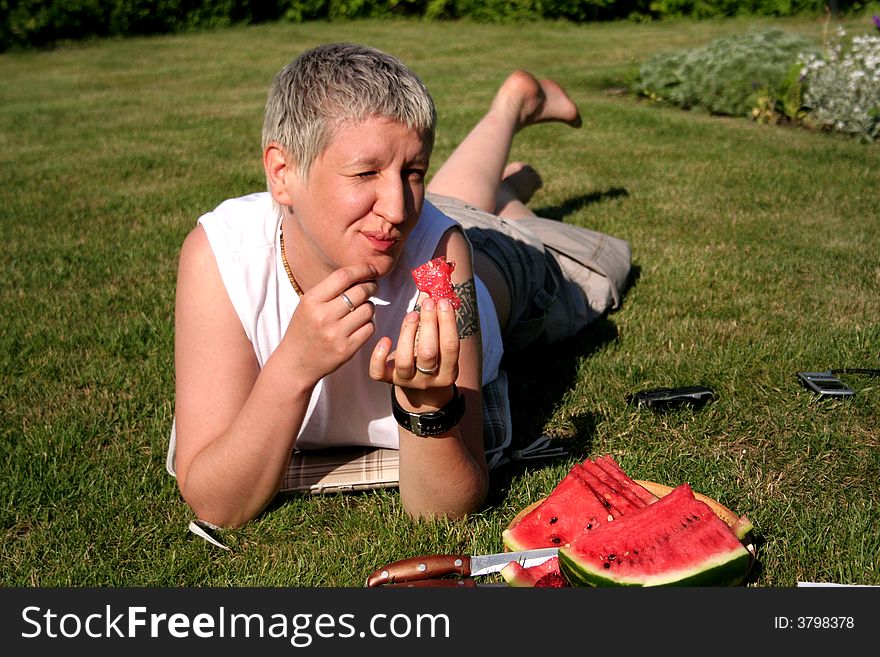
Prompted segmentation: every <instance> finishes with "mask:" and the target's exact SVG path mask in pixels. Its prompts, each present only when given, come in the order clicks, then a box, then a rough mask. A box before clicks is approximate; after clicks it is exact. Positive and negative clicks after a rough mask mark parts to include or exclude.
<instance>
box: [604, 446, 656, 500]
mask: <svg viewBox="0 0 880 657" xmlns="http://www.w3.org/2000/svg"><path fill="white" fill-rule="evenodd" d="M596 465H598V466H599V467H600V468H602V469H603V470H604V471H605V472H607V473H608V474H609V475H611V476H612V477H613V478H614V479H615V481H617V482H618V484H620V485H621V486H622V487H623V488H625V489H626V490H628V491H630V492H631V493H632V494H633V495H635V496H636V497H638V498H639V499H640V500H642V501H643V502H645V504H653V503H654V502H656V501H657V499H658V498H657V496H656V495H654V493H652V492H651V491H649V490H648V489H647V488H645V487H644V486H642V485H641V484H639V483H636V482H635V481H634V480H633V479H632V478H630V476H629V475H628V474H626V472H624V470H623V468H621V467H620V465H618V463H617V461H615V460H614V459H613V458H612V457H611V456H610V455H609V454H605V455H604V456H597V457H596Z"/></svg>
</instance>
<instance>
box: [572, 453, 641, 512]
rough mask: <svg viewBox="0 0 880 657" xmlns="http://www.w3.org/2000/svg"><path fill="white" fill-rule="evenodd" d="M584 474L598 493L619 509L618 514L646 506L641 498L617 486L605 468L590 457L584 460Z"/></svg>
mask: <svg viewBox="0 0 880 657" xmlns="http://www.w3.org/2000/svg"><path fill="white" fill-rule="evenodd" d="M582 465H583V466H584V470H583V475H584V479H586V481H587V483H588V484H589V485H590V486H591V487H592V488H593V490H594V491H596V494H597V495H598V496H599V497H601V498H602V499H606V500H608V501H609V502H610V503H611V504H612V505H614V506H615V507H616V508H617V509H619V513H618V515H622V514H624V513H628V512H630V511H635V510H636V509H640V508H641V507H643V506H646V505H645V503H644V502H642V501H641V500H640V499H639V498H637V497H636V496H634V495H632V496H631V497H630V496H629V495H627V494H626V493H624V492H623V491H622V490H620V488H617V487H615V486H616V484H615V482H614V480H613V479H612V478H611V477H609V476H608V475H607V474H606V473H605V471H604V470H602V469H601V468H600V467H599V466H598V465H596V464H595V463H593V462H592V461H590V460H589V459H588V460H586V461H584V462H583V464H582ZM615 517H617V516H615Z"/></svg>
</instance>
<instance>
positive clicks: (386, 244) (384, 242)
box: [361, 233, 399, 253]
mask: <svg viewBox="0 0 880 657" xmlns="http://www.w3.org/2000/svg"><path fill="white" fill-rule="evenodd" d="M361 234H362V235H363V236H364V238H366V240H367V242H368V243H369V244H370V246H371V247H373V248H374V249H375V250H376V251H380V252H382V253H384V252H386V251H388V250H389V249H391V248H392V247H393V246H394V245H395V244H397V242H398V240H399V238H397V237H395V236H394V235H386V234H384V233H361Z"/></svg>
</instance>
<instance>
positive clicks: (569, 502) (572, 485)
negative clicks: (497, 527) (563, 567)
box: [501, 463, 620, 550]
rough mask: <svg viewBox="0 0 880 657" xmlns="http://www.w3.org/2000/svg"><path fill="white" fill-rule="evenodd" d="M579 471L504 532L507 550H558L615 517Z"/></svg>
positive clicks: (615, 511) (577, 467) (572, 472)
mask: <svg viewBox="0 0 880 657" xmlns="http://www.w3.org/2000/svg"><path fill="white" fill-rule="evenodd" d="M582 471H583V465H581V464H580V463H576V464H575V465H574V466H573V467H572V468H571V470H569V472H568V474H566V475H565V477H563V478H562V480H561V481H560V482H559V483H558V484H556V487H555V488H554V489H553V490H552V491H551V492H550V494H549V495H548V496H547V497H546V498H545V499H544V500H543V501H542V502H541V503H540V504H538V505H537V506H536V507H535V508H533V509H531V510H530V511H529V512H528V513H526V514H524V515H523V516H522V518H520V519H519V520H518V521H516V522H515V523H513V524H512V525H511V526H510V527H508V528H507V529H505V530H504V531H503V532H502V534H501V540H502V541H503V542H504V545H505V546H507V547H508V548H509V549H511V550H531V549H533V548H539V547H559V546H560V545H565V544H566V543H568V542H569V541H571V540H573V539H574V538H576V537H577V536H579V535H580V534H582V533H583V532H585V531H589V530H591V529H593V528H595V527H598V526H599V525H601V524H603V523H607V522H609V521H611V520H613V519H614V518H615V517H617V516H619V515H620V511H619V510H618V509H617V508H616V507H614V505H613V504H612V503H610V502H608V501H607V500H602V499H600V498H599V497H598V496H597V495H596V493H595V492H594V491H593V489H592V488H591V487H590V486H589V484H587V482H586V481H584V478H583V475H582Z"/></svg>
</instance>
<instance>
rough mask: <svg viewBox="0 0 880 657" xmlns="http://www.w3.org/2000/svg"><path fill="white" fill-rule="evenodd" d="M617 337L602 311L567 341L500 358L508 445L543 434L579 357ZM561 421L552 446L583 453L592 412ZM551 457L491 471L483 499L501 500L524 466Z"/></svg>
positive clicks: (589, 436) (571, 383) (574, 375)
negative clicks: (507, 414)
mask: <svg viewBox="0 0 880 657" xmlns="http://www.w3.org/2000/svg"><path fill="white" fill-rule="evenodd" d="M617 337H618V331H617V326H616V325H615V324H614V322H612V321H611V320H610V319H609V318H608V317H607V316H606V317H601V318H599V319H597V320H595V321H594V322H592V323H591V324H590V325H589V326H587V327H585V328H584V329H583V330H582V331H580V332H579V333H577V334H576V335H574V336H573V337H571V338H569V339H568V340H565V341H563V342H559V343H556V344H553V345H547V346H541V347H537V348H530V349H528V350H526V351H525V352H522V353H517V354H512V355H509V356H505V357H504V360H503V361H502V363H501V367H502V369H503V370H504V371H505V372H506V373H507V377H508V381H509V396H510V409H511V419H512V421H513V444H512V448H513V449H514V450H516V449H522V448H524V447H527V446H528V445H529V444H530V443H531V442H532V441H533V440H535V439H537V438H538V437H540V436H541V435H542V434H543V433H545V431H544V428H545V426H546V425H547V423H548V422H549V421H550V419H551V418H552V416H553V414H554V411H555V409H556V407H557V406H558V405H559V402H560V400H561V399H562V398H563V397H564V396H565V395H566V393H567V392H568V391H569V390H571V389H572V388H573V387H574V386H575V385H576V382H577V378H578V370H579V368H580V361H581V360H582V359H584V358H588V357H590V356H591V355H592V354H594V353H595V352H597V351H598V350H599V349H601V348H602V347H603V346H604V345H606V344H609V343H611V342H613V341H615V340H616V339H617ZM567 424H568V427H567V430H566V431H565V433H564V435H561V436H555V435H554V443H555V444H554V446H558V447H562V448H563V449H565V450H566V452H567V454H566V455H565V457H564V458H568V457H572V456H574V457H580V455H582V454H583V455H585V454H589V453H590V450H591V447H592V443H593V437H594V435H595V431H596V424H597V417H596V414H595V413H592V412H589V411H587V412H584V413H581V414H579V415H575V416H573V417H571V418H569V419H568V420H567ZM554 460H555V459H554V458H552V457H551V458H550V459H547V460H541V459H537V460H531V461H529V460H526V461H514V462H512V463H510V464H508V465H505V466H504V467H502V468H500V469H499V470H498V471H496V472H493V474H492V486H491V489H490V491H489V500H488V502H487V503H488V504H489V505H493V504H495V503H497V502H498V501H499V500H501V499H503V498H504V496H505V495H506V491H507V489H508V488H509V485H510V482H511V480H512V478H513V477H515V476H517V475H519V474H521V473H522V471H523V470H524V469H527V468H541V467H544V466H545V465H549V464H552V463H553V462H554Z"/></svg>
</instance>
